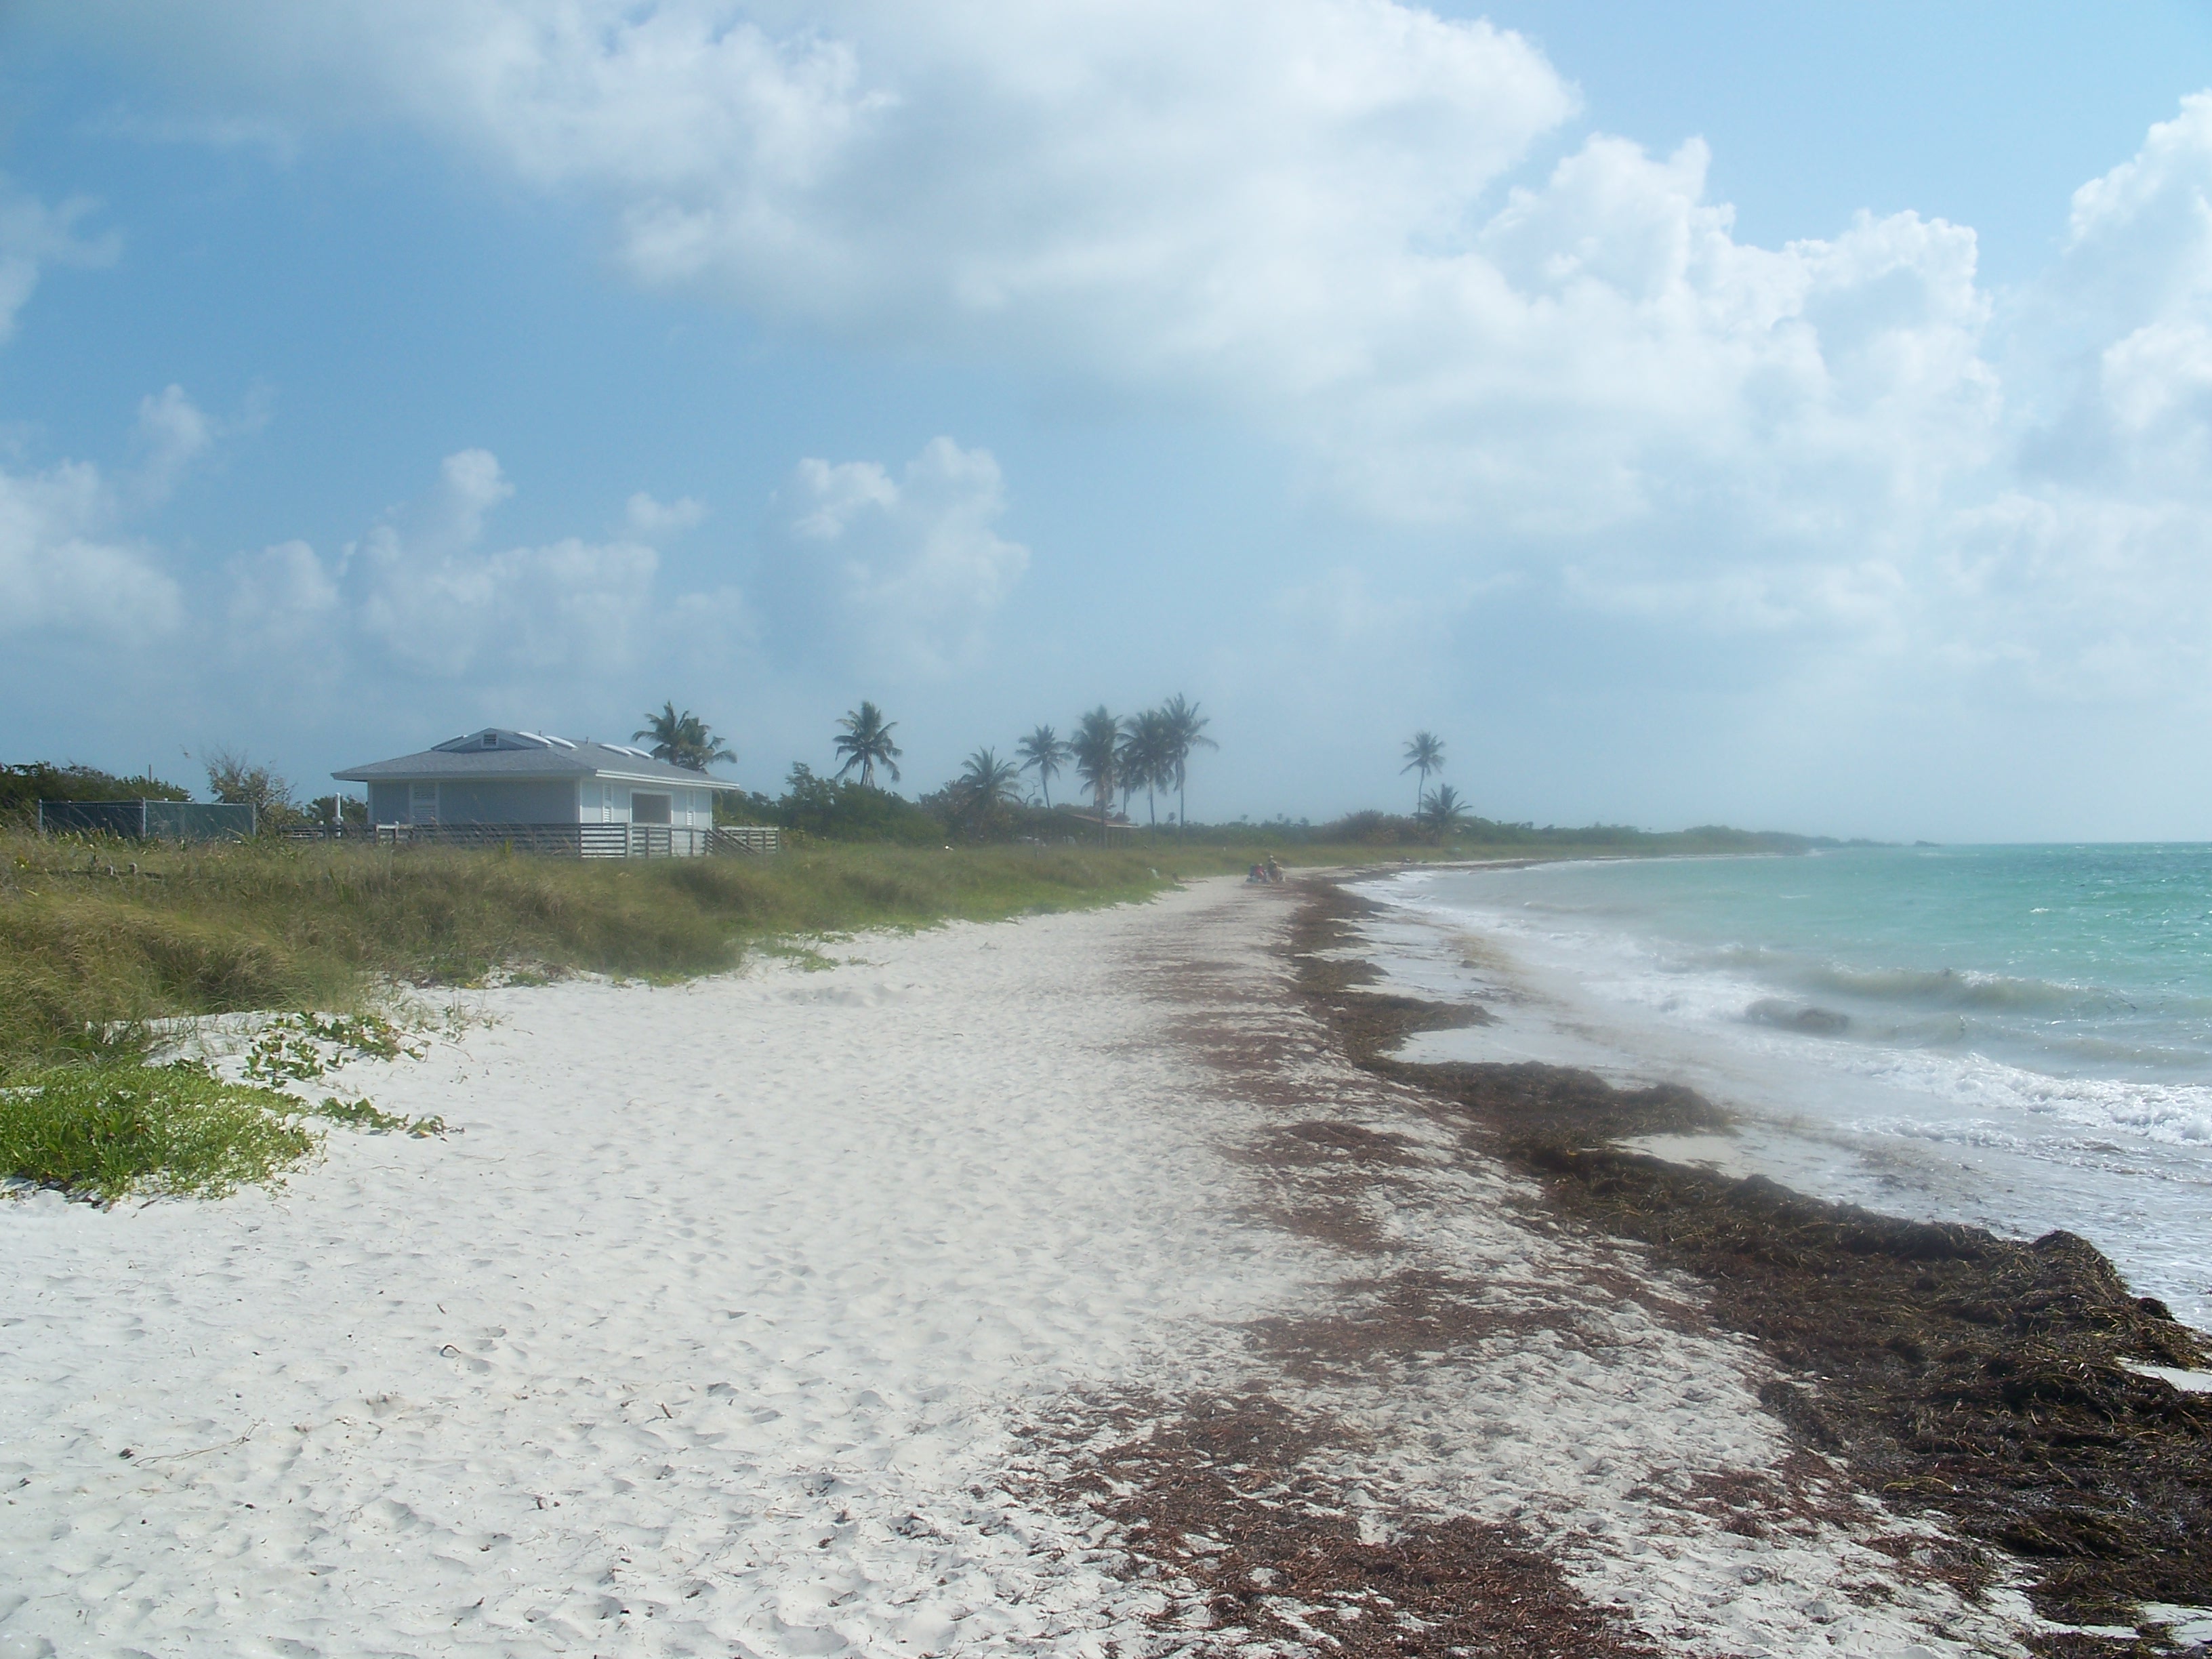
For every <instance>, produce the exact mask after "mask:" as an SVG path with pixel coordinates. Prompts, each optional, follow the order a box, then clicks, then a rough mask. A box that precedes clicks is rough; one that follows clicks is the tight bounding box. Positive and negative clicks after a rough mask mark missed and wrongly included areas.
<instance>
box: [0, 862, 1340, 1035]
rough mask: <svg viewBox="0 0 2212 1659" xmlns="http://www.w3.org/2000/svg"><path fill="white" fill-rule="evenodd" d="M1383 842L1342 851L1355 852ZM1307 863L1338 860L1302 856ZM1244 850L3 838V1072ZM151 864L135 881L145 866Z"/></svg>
mask: <svg viewBox="0 0 2212 1659" xmlns="http://www.w3.org/2000/svg"><path fill="white" fill-rule="evenodd" d="M1363 851H1364V854H1365V856H1367V857H1370V858H1371V857H1372V856H1373V849H1359V850H1354V849H1336V852H1337V854H1339V855H1340V856H1341V857H1343V858H1345V859H1358V857H1360V856H1361V855H1362V852H1363ZM1299 856H1300V858H1301V860H1302V861H1304V862H1320V861H1323V860H1325V859H1328V858H1330V857H1331V849H1327V848H1303V849H1300V853H1299ZM1248 861H1249V855H1248V854H1246V853H1244V852H1243V851H1241V850H1223V849H1219V848H1212V849H1206V848H1191V849H1188V850H1187V851H1178V850H1177V849H1175V848H1172V847H1166V846H1158V847H1147V848H1139V849H1136V850H1124V849H1121V848H1115V849H1114V850H1112V851H1110V852H1109V851H1103V850H1101V849H1098V848H1071V847H1060V848H1035V847H981V848H958V849H956V850H953V851H951V852H947V851H945V850H943V849H941V848H902V847H890V846H836V845H823V846H817V847H810V848H804V849H801V850H795V851H791V852H787V853H786V854H782V855H781V856H778V857H775V858H767V859H741V858H714V859H678V860H653V861H651V862H644V861H639V862H635V863H631V862H617V861H612V860H610V861H606V862H599V861H596V860H595V861H592V862H581V861H574V860H556V859H544V858H532V857H528V856H523V855H516V854H502V853H500V852H479V851H465V850H457V849H443V848H399V849H391V848H386V849H383V850H379V849H376V848H362V847H345V846H332V845H326V844H322V843H313V842H266V843H256V844H248V845H245V846H223V847H207V848H168V847H162V846H130V845H123V844H116V843H102V844H93V845H88V843H86V842H82V841H74V840H46V839H41V838H40V837H39V836H33V835H16V836H0V1076H5V1075H7V1074H9V1073H17V1072H21V1070H23V1069H24V1068H26V1067H29V1066H46V1065H53V1064H58V1063H64V1062H68V1061H70V1060H117V1059H125V1058H131V1057H134V1056H135V1055H136V1054H138V1053H139V1052H140V1051H141V1050H142V1049H143V1036H142V1034H141V1033H139V1032H138V1031H137V1030H136V1029H135V1027H136V1026H137V1024H140V1023H143V1022H146V1021H150V1020H154V1019H158V1018H163V1017H166V1016H173V1015H179V1014H199V1013H216V1012H231V1011H237V1010H247V1009H305V1008H323V1009H332V1008H346V1007H350V1006H357V1005H358V1004H359V1002H360V1000H361V999H362V996H363V995H364V994H365V993H366V992H367V990H368V987H370V986H372V985H373V984H374V982H375V981H377V980H379V979H388V978H397V979H401V980H405V981H412V982H416V983H433V982H444V983H456V984H466V983H470V982H471V981H477V980H479V979H481V978H482V977H483V975H485V974H487V973H489V972H490V971H491V970H493V969H509V970H514V969H520V970H523V971H539V972H547V973H559V972H562V971H564V970H569V969H587V970H593V971H599V972H605V973H613V974H623V975H638V976H641V977H648V978H676V977H681V976H683V975H691V974H698V973H710V972H714V971H716V970H719V969H726V968H729V967H732V966H733V965H735V964H736V963H738V961H740V960H741V959H742V958H743V957H744V953H745V952H746V951H747V950H749V949H754V948H758V947H759V946H761V945H763V944H767V943H769V942H772V941H775V940H777V939H793V938H804V937H805V936H807V935H810V934H819V933H843V932H848V931H851V930H853V929H856V928H861V927H883V926H923V925H927V924H928V923H932V922H936V921H945V920H946V919H948V918H955V917H966V918H973V919H977V920H987V919H991V918H995V917H1002V916H1009V915H1020V914H1024V913H1026V912H1030V911H1037V910H1056V909H1067V908H1079V907H1083V906H1089V905H1097V904H1106V903H1113V902H1119V901H1122V900H1127V899H1133V898H1140V897H1143V896H1146V894H1148V893H1151V892H1153V891H1156V890H1158V888H1159V887H1160V886H1161V885H1162V884H1164V882H1166V881H1167V880H1169V879H1171V878H1173V877H1175V876H1176V875H1179V874H1200V873H1213V872H1220V871H1231V870H1242V869H1243V868H1244V866H1245V864H1246V863H1247V862H1248ZM134 866H135V867H134Z"/></svg>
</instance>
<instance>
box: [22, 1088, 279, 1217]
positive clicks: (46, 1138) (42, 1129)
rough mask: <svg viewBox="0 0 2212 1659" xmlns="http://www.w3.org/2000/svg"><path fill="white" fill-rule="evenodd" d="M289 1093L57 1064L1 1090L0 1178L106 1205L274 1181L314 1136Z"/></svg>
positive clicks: (203, 1193) (231, 1189)
mask: <svg viewBox="0 0 2212 1659" xmlns="http://www.w3.org/2000/svg"><path fill="white" fill-rule="evenodd" d="M301 1115H302V1114H301V1108H300V1106H299V1103H297V1102H295V1101H294V1100H293V1099H292V1098H291V1097H290V1096H289V1095H284V1094H280V1093H278V1092H277V1091H276V1090H273V1089H268V1088H264V1087H261V1086H259V1085H253V1084H237V1083H224V1082H222V1081H220V1080H219V1079H216V1078H215V1077H213V1076H211V1075H210V1073H207V1072H205V1071H204V1070H202V1069H200V1068H198V1067H196V1066H142V1065H134V1064H128V1063H125V1064H116V1065H106V1066H52V1067H49V1068H46V1069H44V1070H36V1071H29V1072H25V1073H19V1074H18V1075H17V1076H15V1078H14V1079H11V1080H10V1081H9V1083H8V1085H6V1086H5V1087H0V1171H4V1172H5V1173H6V1174H7V1175H8V1176H12V1177H14V1178H15V1179H17V1180H21V1181H28V1182H33V1183H35V1184H36V1185H38V1186H40V1187H52V1188H59V1189H60V1190H62V1191H64V1192H65V1193H68V1194H70V1195H72V1196H73V1197H79V1198H87V1199H91V1200H95V1201H97V1202H100V1203H103V1204H112V1203H113V1202H114V1201H115V1200H118V1199H119V1198H123V1197H125V1196H126V1195H128V1194H131V1193H133V1192H138V1193H144V1194H149V1195H150V1194H191V1195H194V1196H199V1197H210V1198H219V1197H222V1195H223V1194H228V1193H233V1192H235V1191H237V1190H238V1188H240V1187H242V1186H246V1185H247V1184H249V1183H252V1182H272V1181H276V1180H279V1179H281V1178H282V1176H283V1172H284V1171H285V1170H289V1169H291V1168H292V1167H294V1166H295V1165H296V1164H299V1163H300V1162H301V1160H302V1159H304V1158H307V1156H308V1155H309V1154H310V1153H312V1152H313V1151H314V1150H315V1148H316V1146H317V1145H318V1144H319V1136H317V1134H316V1133H315V1132H314V1131H313V1129H311V1128H309V1127H307V1125H306V1124H305V1123H304V1122H302V1121H301Z"/></svg>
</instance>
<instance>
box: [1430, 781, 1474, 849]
mask: <svg viewBox="0 0 2212 1659" xmlns="http://www.w3.org/2000/svg"><path fill="white" fill-rule="evenodd" d="M1465 817H1467V803H1466V802H1465V801H1463V800H1462V799H1460V798H1459V791H1458V790H1456V789H1455V788H1453V787H1451V785H1449V784H1448V783H1440V784H1438V785H1437V787H1435V788H1434V789H1433V790H1431V792H1430V793H1429V796H1428V799H1425V800H1424V801H1423V802H1422V803H1421V811H1420V818H1421V822H1422V823H1425V824H1427V825H1428V826H1429V828H1430V829H1433V830H1435V831H1436V832H1437V841H1439V842H1441V841H1443V838H1444V837H1445V836H1449V834H1451V832H1452V831H1453V830H1455V829H1458V828H1459V826H1460V823H1461V820H1462V819H1463V818H1465Z"/></svg>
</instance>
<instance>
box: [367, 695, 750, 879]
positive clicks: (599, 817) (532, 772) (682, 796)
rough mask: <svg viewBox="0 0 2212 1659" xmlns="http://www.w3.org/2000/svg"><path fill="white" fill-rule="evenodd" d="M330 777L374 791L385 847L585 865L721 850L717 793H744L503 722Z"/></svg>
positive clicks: (610, 749)
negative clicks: (540, 856) (427, 843)
mask: <svg viewBox="0 0 2212 1659" xmlns="http://www.w3.org/2000/svg"><path fill="white" fill-rule="evenodd" d="M331 776H332V777H334V778H337V779H339V780H340V781H343V782H347V783H361V784H366V785H368V821H369V823H371V824H372V825H373V826H374V829H375V833H376V835H377V836H378V837H379V838H380V839H382V840H386V841H415V840H435V841H453V842H474V843H485V842H507V843H509V844H512V845H516V846H523V847H527V848H532V849H534V850H538V851H544V852H567V853H569V854H581V855H583V856H584V857H586V858H591V857H606V858H625V857H629V858H635V857H645V856H653V855H658V856H662V857H666V856H670V855H671V854H672V855H674V856H677V857H684V856H688V855H690V854H699V853H705V852H709V851H713V850H715V848H717V846H718V844H720V843H722V842H729V841H730V837H729V835H728V832H720V833H719V834H718V832H717V831H716V829H715V828H714V793H715V791H717V790H735V789H737V788H738V785H736V784H734V783H728V782H726V781H723V780H721V779H720V778H710V777H708V775H706V774H705V773H703V772H694V771H691V770H689V769H686V768H684V767H681V766H671V765H670V764H669V763H667V762H665V761H660V760H655V759H654V758H653V757H652V756H651V755H650V754H648V753H647V751H646V750H642V749H634V748H631V747H630V746H629V744H619V743H592V742H589V741H585V742H578V741H576V740H574V739H573V738H556V737H554V736H552V735H551V734H550V733H548V732H511V731H508V730H507V729H506V728H505V727H502V726H487V727H485V728H484V729H483V731H481V732H470V733H468V734H467V735H466V736H465V737H459V738H447V740H446V741H445V742H443V743H441V744H436V745H435V746H434V747H432V748H429V749H425V750H422V752H421V753H419V754H414V755H402V756H400V757H398V758H397V759H394V760H382V761H371V762H369V763H368V764H367V765H364V766H354V767H349V768H347V769H345V770H344V771H343V772H333V773H331ZM744 836H750V837H751V838H752V839H751V841H750V842H749V841H747V840H745V839H744V838H743V837H744ZM762 836H766V837H767V840H766V842H765V843H764V844H756V843H757V842H759V838H760V837H762ZM774 841H775V832H774V831H772V830H769V831H758V830H755V831H746V832H741V836H740V838H739V839H738V840H736V841H734V842H730V844H732V845H734V846H740V847H744V848H745V850H756V851H767V850H772V849H773V846H774Z"/></svg>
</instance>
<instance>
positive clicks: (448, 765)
mask: <svg viewBox="0 0 2212 1659" xmlns="http://www.w3.org/2000/svg"><path fill="white" fill-rule="evenodd" d="M331 776H332V777H334V778H337V779H340V780H342V781H344V782H347V783H404V782H408V781H412V780H415V779H432V778H513V779H518V780H520V779H524V778H626V779H629V780H630V781H634V782H640V783H680V784H687V785H689V786H690V787H692V788H694V789H700V788H705V789H737V788H740V787H743V786H741V785H738V784H734V783H732V782H729V781H727V780H726V779H723V778H710V777H708V775H706V774H705V773H703V772H694V771H691V770H690V769H688V768H685V767H681V766H671V765H670V764H669V763H667V762H666V761H659V760H655V759H653V757H652V756H651V755H650V754H648V753H647V751H646V750H642V749H633V748H631V747H629V745H628V744H617V743H579V742H576V741H574V739H572V738H556V737H550V736H548V735H546V734H545V733H544V732H510V731H508V730H507V729H506V728H505V727H503V726H486V727H485V728H484V729H483V731H481V732H469V733H468V734H467V735H466V736H465V737H459V738H447V739H446V741H445V742H443V743H441V744H438V745H437V746H436V747H435V748H432V749H425V750H422V753H420V754H417V755H402V756H400V757H398V759H397V760H384V761H371V762H369V763H368V764H367V765H365V766H349V767H348V768H347V769H345V770H344V771H343V772H333V773H331Z"/></svg>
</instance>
